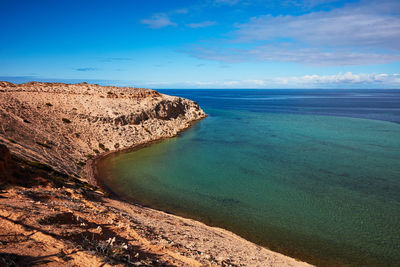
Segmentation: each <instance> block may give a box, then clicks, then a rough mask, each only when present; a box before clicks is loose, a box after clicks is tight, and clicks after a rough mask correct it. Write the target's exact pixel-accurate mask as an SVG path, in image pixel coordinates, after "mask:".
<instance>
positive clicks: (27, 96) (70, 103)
mask: <svg viewBox="0 0 400 267" xmlns="http://www.w3.org/2000/svg"><path fill="white" fill-rule="evenodd" d="M205 116H206V115H205V113H204V112H203V110H202V109H201V108H200V107H199V106H198V105H197V104H196V103H195V102H193V101H190V100H187V99H183V98H179V97H174V96H167V95H164V94H161V93H158V92H156V91H154V90H150V89H143V88H131V87H115V86H99V85H95V84H86V83H80V84H63V83H38V82H30V83H25V84H13V83H9V82H0V125H1V127H0V141H1V142H2V143H4V144H6V145H7V146H8V147H9V148H10V150H11V151H12V152H13V153H14V154H16V155H17V156H20V157H23V158H25V159H28V160H31V161H37V162H42V163H45V164H48V165H49V166H51V167H52V168H53V169H55V170H57V171H59V172H61V173H65V174H68V175H74V176H78V175H79V173H80V171H81V169H82V167H83V166H84V165H85V163H86V161H87V160H88V159H90V158H92V157H94V156H96V155H97V154H100V153H103V152H106V151H109V150H116V149H122V148H128V147H131V146H133V145H135V144H137V143H143V142H147V141H151V140H155V139H160V138H165V137H171V136H174V135H176V134H177V133H178V132H179V131H181V130H183V129H185V128H187V127H188V126H189V125H190V123H191V122H193V121H196V120H199V119H201V118H204V117H205Z"/></svg>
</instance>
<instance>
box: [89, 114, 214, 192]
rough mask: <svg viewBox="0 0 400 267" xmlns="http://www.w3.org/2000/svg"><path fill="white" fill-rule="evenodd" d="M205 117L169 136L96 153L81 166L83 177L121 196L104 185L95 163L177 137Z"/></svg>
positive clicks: (92, 183) (106, 190)
mask: <svg viewBox="0 0 400 267" xmlns="http://www.w3.org/2000/svg"><path fill="white" fill-rule="evenodd" d="M207 117H208V115H207V114H206V115H205V116H204V117H202V118H200V119H196V120H193V121H191V122H189V125H188V126H187V127H185V128H183V129H181V130H180V131H179V132H177V133H176V134H175V135H172V136H169V137H160V138H158V139H154V140H149V141H142V142H139V143H137V144H134V145H133V146H130V147H125V148H120V149H117V150H111V151H107V152H104V153H101V154H99V155H97V156H96V157H94V158H92V159H89V160H88V161H87V162H86V164H85V166H84V167H83V172H84V173H85V176H86V177H85V178H86V179H87V181H88V182H89V184H91V185H93V186H97V187H99V188H100V189H102V190H104V191H105V192H106V193H109V194H111V195H113V196H116V197H118V198H121V197H120V196H118V195H117V194H116V193H114V192H113V191H112V190H111V189H110V188H108V187H107V186H105V185H104V183H103V182H102V181H101V179H100V177H99V174H98V168H97V167H98V166H97V164H99V162H100V161H102V160H104V159H105V158H107V157H112V156H113V155H116V154H121V153H128V152H131V151H135V150H139V149H142V148H145V147H148V146H151V145H152V144H155V143H159V142H162V141H163V140H166V139H169V138H174V137H178V136H179V135H180V134H181V133H183V132H184V131H186V130H188V129H190V128H191V127H192V126H193V125H194V124H196V123H198V122H199V121H201V120H203V119H205V118H207Z"/></svg>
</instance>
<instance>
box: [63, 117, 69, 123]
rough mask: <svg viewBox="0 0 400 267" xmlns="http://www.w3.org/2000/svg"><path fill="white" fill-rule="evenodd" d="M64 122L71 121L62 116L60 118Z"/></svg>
mask: <svg viewBox="0 0 400 267" xmlns="http://www.w3.org/2000/svg"><path fill="white" fill-rule="evenodd" d="M61 120H62V121H63V122H64V123H71V121H70V120H69V119H67V118H62V119H61Z"/></svg>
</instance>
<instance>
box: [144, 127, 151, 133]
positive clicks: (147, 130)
mask: <svg viewBox="0 0 400 267" xmlns="http://www.w3.org/2000/svg"><path fill="white" fill-rule="evenodd" d="M143 129H144V130H145V131H146V132H147V133H149V134H151V132H150V130H149V129H147V128H146V127H143Z"/></svg>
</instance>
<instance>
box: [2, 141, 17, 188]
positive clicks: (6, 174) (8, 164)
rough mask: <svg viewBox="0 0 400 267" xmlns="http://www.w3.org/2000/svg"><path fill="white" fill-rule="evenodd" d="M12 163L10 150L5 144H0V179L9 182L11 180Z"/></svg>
mask: <svg viewBox="0 0 400 267" xmlns="http://www.w3.org/2000/svg"><path fill="white" fill-rule="evenodd" d="M13 167H14V164H13V162H12V158H11V154H10V150H8V148H7V146H5V145H2V144H0V181H1V182H10V181H11V180H12V171H13Z"/></svg>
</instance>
